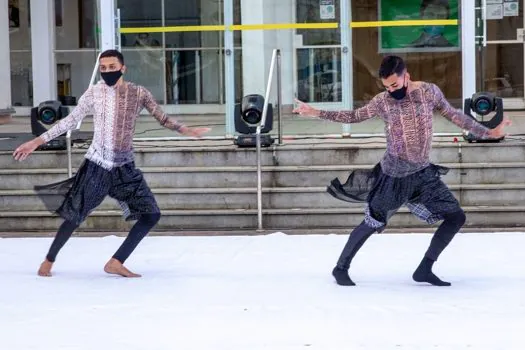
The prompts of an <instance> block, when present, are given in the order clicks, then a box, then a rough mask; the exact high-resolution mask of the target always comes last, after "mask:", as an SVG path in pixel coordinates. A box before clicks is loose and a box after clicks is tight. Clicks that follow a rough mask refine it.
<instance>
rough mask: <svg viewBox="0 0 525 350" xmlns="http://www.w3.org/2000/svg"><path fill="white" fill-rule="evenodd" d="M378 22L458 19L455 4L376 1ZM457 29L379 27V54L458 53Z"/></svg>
mask: <svg viewBox="0 0 525 350" xmlns="http://www.w3.org/2000/svg"><path fill="white" fill-rule="evenodd" d="M378 8H379V19H380V20H381V21H396V20H420V19H429V20H433V19H458V0H403V1H399V0H379V6H378ZM460 49H461V45H460V34H459V25H452V26H451V25H447V26H436V25H429V26H406V27H380V28H379V52H380V53H390V52H392V53H393V52H443V51H460Z"/></svg>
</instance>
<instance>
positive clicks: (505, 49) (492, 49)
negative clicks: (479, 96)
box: [478, 44, 524, 98]
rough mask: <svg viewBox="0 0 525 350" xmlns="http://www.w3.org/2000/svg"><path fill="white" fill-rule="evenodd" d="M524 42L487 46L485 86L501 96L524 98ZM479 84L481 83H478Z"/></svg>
mask: <svg viewBox="0 0 525 350" xmlns="http://www.w3.org/2000/svg"><path fill="white" fill-rule="evenodd" d="M523 59H524V58H523V44H489V45H487V46H486V48H485V75H484V79H485V80H484V86H482V87H481V86H478V88H480V89H483V90H485V91H490V92H493V93H495V94H496V95H497V96H500V97H522V98H523V96H524V95H523V94H524V91H523V74H524V72H523V63H522V64H516V62H523ZM478 85H479V83H478Z"/></svg>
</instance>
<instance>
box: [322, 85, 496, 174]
mask: <svg viewBox="0 0 525 350" xmlns="http://www.w3.org/2000/svg"><path fill="white" fill-rule="evenodd" d="M434 112H437V113H439V114H441V115H442V116H443V117H445V118H446V119H448V120H450V121H451V122H452V123H454V124H455V125H457V126H459V127H460V128H461V129H465V130H469V131H470V132H472V134H473V135H475V136H477V137H479V138H486V137H487V136H488V131H489V129H487V128H486V127H485V126H483V125H481V124H480V123H478V122H477V121H476V120H475V119H474V118H472V117H469V116H467V115H465V114H463V112H462V111H460V110H457V109H454V108H453V107H452V106H451V105H450V104H449V103H448V102H447V100H446V99H445V97H444V96H443V93H442V92H441V90H440V89H439V88H438V87H437V86H436V85H435V84H431V83H425V82H421V83H420V86H419V87H418V88H416V89H414V90H412V91H410V92H409V93H408V94H407V96H406V97H405V98H404V99H402V100H396V99H394V98H393V97H391V96H390V95H389V94H388V93H387V92H382V93H380V94H378V95H376V96H375V97H374V98H373V99H372V100H371V101H370V102H369V103H368V104H367V105H365V106H363V107H361V108H358V109H356V110H353V111H321V115H320V118H321V119H326V120H331V121H335V122H340V123H359V122H361V121H364V120H367V119H370V118H373V117H380V118H381V119H383V120H384V122H385V134H386V142H387V150H386V153H385V155H384V157H383V159H382V160H381V166H382V169H383V172H384V173H385V174H387V175H390V176H394V177H403V176H407V175H410V174H413V173H416V172H418V171H420V170H422V169H424V168H426V167H428V166H429V164H430V152H431V150H432V135H433V128H432V122H433V116H434Z"/></svg>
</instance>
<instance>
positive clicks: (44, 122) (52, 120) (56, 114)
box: [31, 101, 69, 150]
mask: <svg viewBox="0 0 525 350" xmlns="http://www.w3.org/2000/svg"><path fill="white" fill-rule="evenodd" d="M68 114H69V109H68V108H67V107H64V106H62V103H60V101H44V102H42V103H40V104H39V105H38V107H33V108H31V133H32V134H33V135H34V136H40V135H42V134H43V133H45V132H46V131H48V130H49V129H50V128H51V127H53V126H54V125H55V124H56V123H57V122H58V121H60V120H61V119H63V118H65V117H66V116H67V115H68ZM64 135H65V134H64ZM64 135H60V136H59V137H58V138H56V139H54V140H51V141H50V142H48V143H47V144H44V145H42V146H41V147H40V149H42V150H44V149H48V150H50V149H53V150H64V149H66V140H65V138H64Z"/></svg>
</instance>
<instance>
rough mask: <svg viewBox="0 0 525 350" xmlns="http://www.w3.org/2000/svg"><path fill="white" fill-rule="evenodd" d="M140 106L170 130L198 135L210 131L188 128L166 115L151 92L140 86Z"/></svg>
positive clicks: (208, 129) (207, 129)
mask: <svg viewBox="0 0 525 350" xmlns="http://www.w3.org/2000/svg"><path fill="white" fill-rule="evenodd" d="M142 106H143V107H144V108H146V109H147V111H148V112H149V113H150V114H151V115H152V116H153V118H155V119H157V121H158V122H159V123H160V125H162V126H163V127H165V128H168V129H170V130H174V131H177V132H178V133H180V134H183V135H188V136H197V137H199V136H202V134H204V133H206V132H208V131H210V128H189V127H187V126H185V125H184V124H183V123H181V122H178V121H177V120H176V119H175V118H170V117H168V115H167V114H166V113H165V112H164V111H163V110H162V108H160V106H159V104H158V103H157V101H156V100H155V98H154V97H153V95H152V94H151V92H149V90H147V89H146V88H142Z"/></svg>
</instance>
